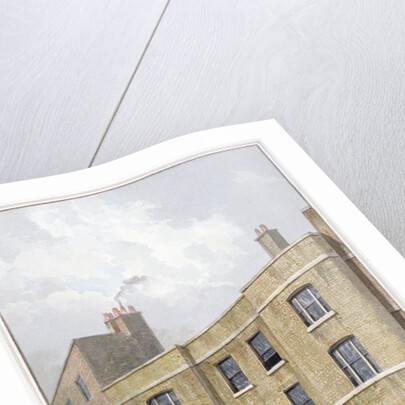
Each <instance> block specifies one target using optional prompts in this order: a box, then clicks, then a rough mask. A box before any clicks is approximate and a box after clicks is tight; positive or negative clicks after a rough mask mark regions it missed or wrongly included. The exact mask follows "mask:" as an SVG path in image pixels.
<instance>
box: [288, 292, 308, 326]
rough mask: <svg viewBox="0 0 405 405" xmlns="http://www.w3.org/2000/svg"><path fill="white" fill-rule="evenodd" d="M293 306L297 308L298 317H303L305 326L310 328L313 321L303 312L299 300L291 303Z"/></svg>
mask: <svg viewBox="0 0 405 405" xmlns="http://www.w3.org/2000/svg"><path fill="white" fill-rule="evenodd" d="M291 304H292V305H293V307H294V308H295V310H296V312H297V313H298V315H299V316H300V317H301V319H302V320H303V321H304V323H305V325H307V326H310V325H312V323H313V322H312V319H311V318H309V317H308V316H307V314H306V313H305V312H303V311H302V308H301V307H300V305H299V304H298V300H297V299H296V298H293V299H292V301H291Z"/></svg>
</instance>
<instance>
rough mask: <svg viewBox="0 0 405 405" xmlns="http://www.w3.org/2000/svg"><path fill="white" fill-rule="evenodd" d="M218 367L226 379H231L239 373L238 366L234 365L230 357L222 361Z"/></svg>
mask: <svg viewBox="0 0 405 405" xmlns="http://www.w3.org/2000/svg"><path fill="white" fill-rule="evenodd" d="M218 366H219V368H220V369H221V371H222V372H223V373H224V374H225V376H226V377H228V378H231V377H233V376H234V375H235V374H237V373H239V371H240V368H239V366H238V365H237V364H236V363H235V361H234V359H233V358H232V357H228V358H227V359H226V360H224V361H223V362H222V363H220V364H219V365H218Z"/></svg>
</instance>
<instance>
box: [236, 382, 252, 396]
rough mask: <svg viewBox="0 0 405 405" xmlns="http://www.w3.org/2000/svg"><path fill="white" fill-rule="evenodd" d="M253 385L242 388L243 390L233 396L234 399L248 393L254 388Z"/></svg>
mask: <svg viewBox="0 0 405 405" xmlns="http://www.w3.org/2000/svg"><path fill="white" fill-rule="evenodd" d="M254 387H255V385H248V386H247V387H246V388H243V390H241V391H239V392H236V393H235V394H233V397H234V398H239V397H240V396H241V395H243V394H245V393H246V392H248V391H250V390H251V389H252V388H254Z"/></svg>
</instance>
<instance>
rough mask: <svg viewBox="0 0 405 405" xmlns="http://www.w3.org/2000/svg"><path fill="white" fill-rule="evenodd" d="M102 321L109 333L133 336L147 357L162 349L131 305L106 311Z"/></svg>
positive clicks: (139, 313)
mask: <svg viewBox="0 0 405 405" xmlns="http://www.w3.org/2000/svg"><path fill="white" fill-rule="evenodd" d="M103 315H104V323H105V326H106V327H107V329H108V331H109V332H110V333H116V334H124V335H127V336H132V337H134V338H135V339H136V340H137V341H138V343H139V344H140V345H141V346H142V348H143V350H144V352H145V353H147V355H148V357H150V358H152V357H154V356H157V355H158V354H159V353H161V352H162V351H163V350H164V349H163V346H162V345H161V344H160V342H159V340H158V339H157V337H156V336H155V334H154V333H153V331H152V329H151V328H150V327H149V325H148V324H147V322H146V321H145V319H144V318H143V316H142V313H141V312H139V311H137V310H136V309H135V308H134V307H133V306H132V305H128V307H124V306H123V305H122V304H121V305H120V308H113V309H112V312H106V313H104V314H103Z"/></svg>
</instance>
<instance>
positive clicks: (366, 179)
mask: <svg viewBox="0 0 405 405" xmlns="http://www.w3.org/2000/svg"><path fill="white" fill-rule="evenodd" d="M163 7H164V3H163V1H158V0H148V1H141V0H132V1H130V0H115V1H107V0H98V1H95V0H89V1H82V2H80V1H79V0H72V1H70V2H68V1H58V2H55V1H53V2H52V1H50V0H42V1H34V0H24V1H20V2H12V1H5V2H3V6H2V12H1V15H0V34H1V37H0V111H1V120H0V146H1V148H0V181H3V182H4V181H12V180H20V179H26V178H32V177H38V176H44V175H50V174H57V173H62V172H67V171H70V170H74V169H79V168H85V167H87V165H88V164H89V163H90V161H91V157H92V156H93V155H94V153H96V151H97V145H98V142H99V141H100V139H101V137H102V136H103V133H104V131H105V129H106V125H107V124H108V122H109V119H110V118H111V114H112V113H113V111H114V109H115V108H116V107H117V103H118V101H119V99H120V97H121V96H122V94H123V91H124V89H125V87H126V86H127V84H128V80H129V78H130V76H131V72H133V69H134V67H135V66H136V63H137V61H138V60H139V56H140V55H141V53H142V46H144V44H146V42H147V40H148V35H150V33H151V32H152V30H153V26H154V24H155V22H156V21H157V19H158V18H159V13H160V12H161V10H162V9H163ZM404 14H405V12H404V3H403V2H402V1H400V0H386V1H383V0H357V1H353V2H348V1H345V2H343V1H337V0H334V1H331V0H327V1H325V0H316V1H313V0H312V1H311V0H291V1H288V2H287V1H281V0H221V1H216V0H204V1H200V0H173V1H172V2H171V3H170V5H169V7H168V9H167V12H166V13H165V16H164V18H163V20H162V22H161V24H160V26H159V28H158V30H157V31H156V35H155V36H154V38H153V40H152V41H151V44H150V47H149V48H148V49H147V52H146V54H145V57H144V59H143V61H142V63H141V65H140V67H139V69H138V71H137V72H136V75H135V76H134V80H133V82H132V84H131V86H130V88H129V90H128V93H127V94H126V95H125V98H124V100H123V103H122V105H121V106H120V108H119V109H118V111H117V114H116V116H115V119H114V121H113V122H112V125H111V127H110V129H109V131H108V132H107V134H106V138H105V141H104V142H103V144H102V145H101V148H100V150H99V151H98V153H97V155H96V158H95V164H99V163H102V162H106V161H109V160H112V159H115V158H118V157H121V156H124V155H127V154H129V153H132V152H135V151H137V150H140V149H143V148H145V147H147V146H149V145H153V144H155V143H158V142H161V141H163V140H166V139H169V138H173V137H176V136H179V135H183V134H186V133H190V132H193V131H197V130H202V129H208V128H213V127H217V126H223V125H228V124H236V123H241V122H249V121H254V120H260V119H268V118H276V119H277V120H278V121H279V122H280V123H281V124H282V125H283V126H284V128H285V129H286V130H287V131H288V132H289V133H290V134H291V135H292V136H293V137H294V138H295V139H296V141H297V142H298V143H299V144H300V145H301V146H302V147H303V148H304V149H305V150H306V151H307V152H308V153H309V154H310V156H311V157H312V158H313V159H314V160H315V161H316V162H317V163H318V164H319V165H320V166H321V168H322V169H323V170H324V171H325V172H326V173H327V174H328V175H329V176H330V177H331V178H332V180H334V181H335V182H336V184H337V185H338V186H339V187H340V188H341V189H342V190H343V191H344V192H345V193H346V194H347V195H348V196H349V197H350V198H351V199H352V200H353V201H354V203H355V204H356V205H357V206H358V207H359V208H360V209H361V210H362V211H363V212H364V213H365V214H366V215H367V216H368V217H369V218H370V219H371V220H372V222H374V224H375V225H376V226H377V227H378V228H379V229H380V230H381V231H382V232H383V234H384V235H386V236H387V238H388V239H389V240H390V241H391V242H392V243H393V244H394V246H396V247H397V248H398V249H399V250H400V251H401V252H402V253H403V254H405V218H404V214H403V213H404V208H405V187H404V183H405V175H404V173H405V161H404V156H405V136H404V135H405V123H404V119H405V118H404V113H403V111H404V108H405V76H404V75H403V69H404V65H405V49H404V48H405V25H404V24H403V21H404Z"/></svg>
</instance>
